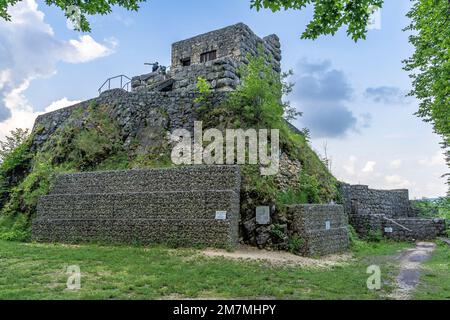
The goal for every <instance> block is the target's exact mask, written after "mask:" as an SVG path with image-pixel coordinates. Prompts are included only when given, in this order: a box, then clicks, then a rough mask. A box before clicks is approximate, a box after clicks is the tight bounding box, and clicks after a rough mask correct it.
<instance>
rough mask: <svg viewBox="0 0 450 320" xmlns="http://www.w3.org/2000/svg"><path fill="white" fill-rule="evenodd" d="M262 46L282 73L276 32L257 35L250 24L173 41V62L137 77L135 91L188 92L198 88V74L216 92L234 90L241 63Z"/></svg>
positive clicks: (274, 65) (133, 84)
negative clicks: (166, 68)
mask: <svg viewBox="0 0 450 320" xmlns="http://www.w3.org/2000/svg"><path fill="white" fill-rule="evenodd" d="M260 46H261V47H262V48H263V49H264V51H265V53H266V54H267V55H268V56H269V57H270V58H271V61H269V63H271V64H272V65H273V68H274V70H275V71H276V72H281V67H280V61H281V49H280V40H279V38H278V37H277V36H276V35H274V34H273V35H269V36H267V37H264V38H260V37H258V36H257V35H256V34H255V33H254V32H253V31H252V30H251V29H250V28H249V27H248V26H246V25H245V24H243V23H238V24H235V25H232V26H229V27H226V28H222V29H219V30H215V31H211V32H207V33H204V34H201V35H198V36H195V37H192V38H189V39H186V40H182V41H179V42H175V43H174V44H172V58H171V60H172V65H171V69H170V70H169V71H166V70H164V69H160V70H158V71H156V72H152V73H150V74H145V75H141V76H137V77H134V78H133V80H132V90H133V91H138V90H154V91H188V92H192V91H195V89H196V83H197V80H198V78H199V77H202V78H204V79H206V80H207V81H208V82H209V84H210V86H211V88H212V90H214V91H231V90H234V89H235V88H236V86H237V85H238V84H239V82H240V79H239V73H238V69H239V66H240V65H242V64H243V63H248V60H247V57H248V55H249V54H250V55H256V54H257V50H258V47H260Z"/></svg>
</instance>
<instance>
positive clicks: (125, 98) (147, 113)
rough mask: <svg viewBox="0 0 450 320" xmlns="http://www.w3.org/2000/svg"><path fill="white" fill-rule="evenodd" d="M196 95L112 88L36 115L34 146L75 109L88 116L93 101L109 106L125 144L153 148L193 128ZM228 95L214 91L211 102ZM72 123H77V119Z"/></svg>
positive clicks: (53, 130) (63, 123)
mask: <svg viewBox="0 0 450 320" xmlns="http://www.w3.org/2000/svg"><path fill="white" fill-rule="evenodd" d="M195 97H196V94H195V93H186V92H155V91H138V92H127V91H125V90H122V89H113V90H109V91H106V92H103V93H102V94H101V95H100V96H99V97H98V98H95V99H91V100H87V101H84V102H81V103H78V104H75V105H73V106H70V107H66V108H62V109H59V110H56V111H53V112H49V113H46V114H43V115H40V116H39V117H37V119H36V121H35V124H34V128H33V133H34V136H33V138H34V141H33V147H34V148H38V147H39V146H40V145H42V144H43V143H44V142H45V141H46V140H47V139H48V138H49V136H50V135H51V134H53V133H54V132H55V131H56V130H57V129H58V128H60V127H63V126H65V125H69V124H68V122H67V120H68V119H69V117H70V116H71V115H72V114H73V113H74V112H86V116H88V115H89V114H88V113H87V109H88V107H89V106H90V105H92V104H94V105H95V108H100V107H101V106H102V105H107V106H109V108H108V110H109V112H110V114H109V116H110V117H111V119H115V121H117V123H118V125H119V127H120V128H121V136H122V137H123V140H124V145H125V147H127V146H129V145H130V144H131V143H132V142H133V141H136V142H138V145H139V147H140V148H142V149H145V148H152V147H154V146H158V145H160V144H161V143H162V141H163V140H164V141H165V140H166V134H167V133H168V132H172V131H173V130H175V129H182V128H185V129H188V130H191V129H192V128H193V124H194V121H195V120H196V119H197V113H196V108H197V107H198V105H197V104H196V103H195V102H194V100H195ZM226 97H227V96H226V93H225V92H215V93H212V94H211V96H210V101H211V104H212V106H216V105H219V104H220V103H221V102H222V101H223V100H224V99H226ZM70 125H74V126H76V123H72V124H70Z"/></svg>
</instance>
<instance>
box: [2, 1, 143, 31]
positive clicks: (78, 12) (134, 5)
mask: <svg viewBox="0 0 450 320" xmlns="http://www.w3.org/2000/svg"><path fill="white" fill-rule="evenodd" d="M19 1H21V0H2V1H0V17H1V18H3V19H5V20H7V21H9V20H10V19H11V16H10V15H9V14H8V7H10V6H13V5H15V4H16V3H18V2H19ZM145 1H146V0H89V1H82V0H45V3H46V4H47V5H49V6H52V5H55V6H57V7H58V8H60V9H61V10H62V11H63V12H64V13H65V15H66V17H67V18H69V19H70V20H72V22H76V24H74V27H75V29H76V30H78V31H85V32H88V31H91V28H90V26H89V22H88V21H87V19H86V15H94V14H101V15H105V14H109V13H111V11H112V9H111V7H112V6H120V7H123V8H125V9H127V10H132V11H137V10H138V9H139V3H141V2H145Z"/></svg>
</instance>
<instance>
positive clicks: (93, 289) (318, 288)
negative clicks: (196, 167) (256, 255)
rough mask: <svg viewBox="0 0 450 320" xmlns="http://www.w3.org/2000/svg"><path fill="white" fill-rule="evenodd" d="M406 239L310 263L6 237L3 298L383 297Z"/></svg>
mask: <svg viewBox="0 0 450 320" xmlns="http://www.w3.org/2000/svg"><path fill="white" fill-rule="evenodd" d="M408 246H411V244H406V243H393V242H380V243H371V244H366V243H360V242H359V243H358V244H357V245H356V247H355V248H354V249H353V256H354V259H351V260H349V261H348V262H345V263H343V264H341V265H337V266H333V267H328V268H305V267H299V266H270V265H268V264H266V263H263V262H257V261H254V262H252V261H236V260H230V259H225V258H221V257H214V258H213V257H205V256H202V255H199V252H198V250H194V249H169V248H165V247H121V246H115V247H113V246H100V245H92V244H89V245H80V246H67V245H61V244H36V243H17V242H7V241H0V299H161V298H162V299H165V298H208V297H211V298H281V299H381V298H383V297H384V296H385V295H386V294H388V293H390V292H391V291H392V286H391V285H390V284H389V283H392V281H393V278H394V277H395V276H396V273H397V270H396V263H394V262H393V261H392V256H393V255H395V254H396V253H398V251H399V250H401V249H403V248H406V247H408ZM439 250H441V251H440V252H441V253H440V255H442V256H444V255H445V254H446V255H447V259H448V257H449V252H448V251H446V252H445V251H443V249H442V248H440V249H439ZM447 261H448V260H447ZM372 264H377V265H379V266H380V267H381V270H382V282H383V287H382V289H381V290H379V291H371V290H368V289H367V287H366V280H367V277H368V276H369V275H368V274H366V269H367V267H368V266H369V265H372ZM69 265H79V266H80V269H81V289H79V290H76V291H73V290H68V289H67V288H66V281H67V277H68V275H67V274H66V270H67V266H69ZM447 266H448V264H447ZM438 279H440V278H436V279H435V280H436V281H440V280H438ZM446 281H447V285H448V284H449V283H450V282H449V279H446ZM447 294H448V292H447Z"/></svg>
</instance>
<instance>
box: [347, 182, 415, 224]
mask: <svg viewBox="0 0 450 320" xmlns="http://www.w3.org/2000/svg"><path fill="white" fill-rule="evenodd" d="M341 192H342V196H343V197H342V198H343V205H344V210H345V212H346V213H347V214H384V215H386V216H388V217H391V218H395V217H408V216H411V214H412V210H411V205H410V203H409V193H408V190H407V189H399V190H377V189H369V187H368V186H365V185H349V184H343V185H342V186H341Z"/></svg>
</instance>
